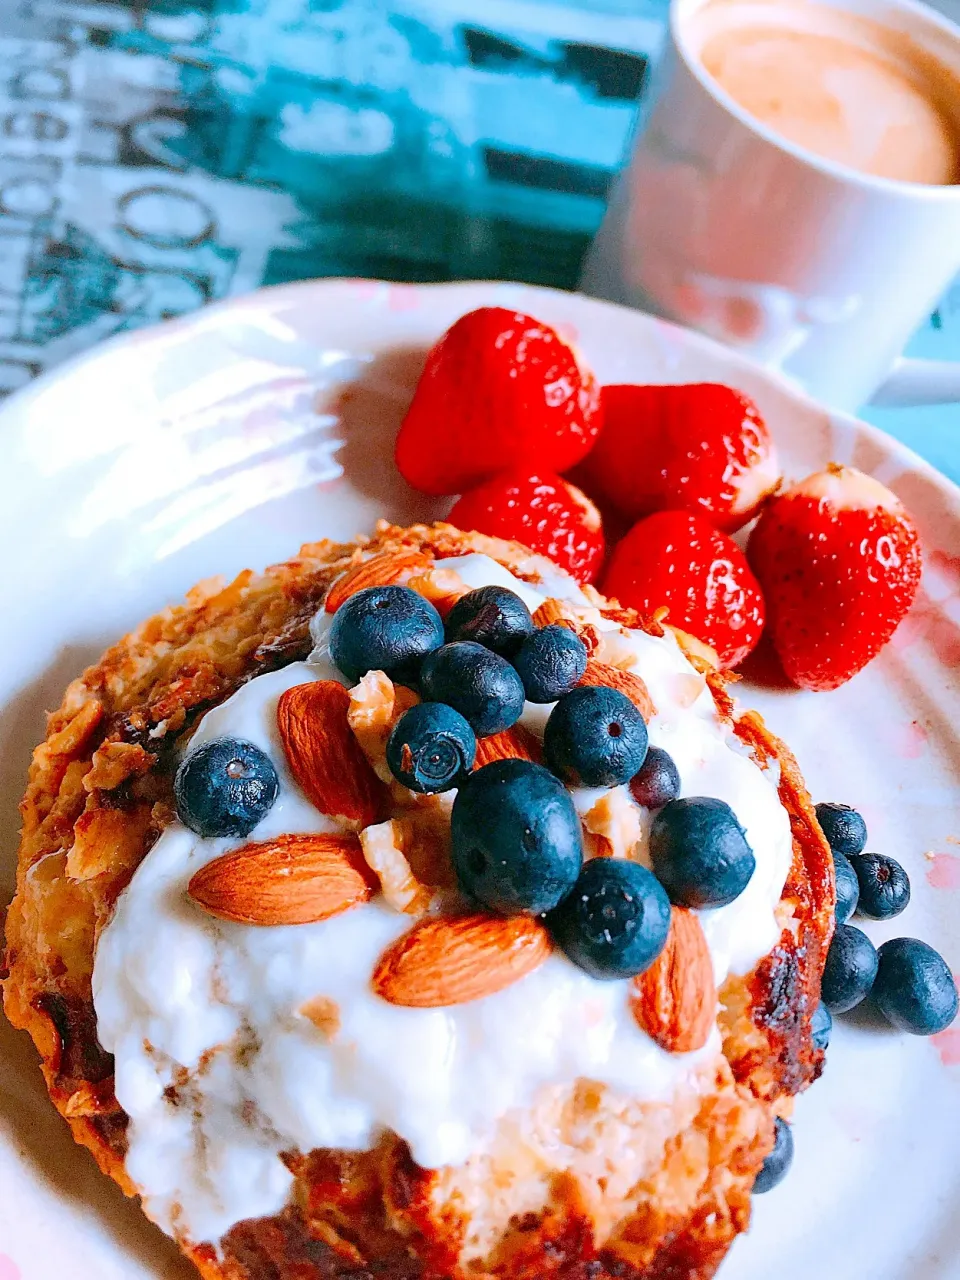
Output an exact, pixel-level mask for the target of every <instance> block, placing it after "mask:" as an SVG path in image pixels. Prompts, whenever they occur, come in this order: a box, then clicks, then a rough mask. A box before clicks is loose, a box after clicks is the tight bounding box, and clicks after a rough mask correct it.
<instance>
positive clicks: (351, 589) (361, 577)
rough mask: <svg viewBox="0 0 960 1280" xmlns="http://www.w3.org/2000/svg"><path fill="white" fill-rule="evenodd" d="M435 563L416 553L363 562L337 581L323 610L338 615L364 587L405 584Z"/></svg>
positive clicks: (389, 553)
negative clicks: (343, 605) (347, 602)
mask: <svg viewBox="0 0 960 1280" xmlns="http://www.w3.org/2000/svg"><path fill="white" fill-rule="evenodd" d="M432 564H433V561H432V560H431V558H430V556H428V555H425V554H424V553H423V552H422V551H413V550H407V551H384V552H383V553H382V554H381V555H378V556H371V557H370V559H369V560H361V562H360V563H359V564H357V565H354V566H353V568H352V569H348V570H347V572H346V573H344V574H342V575H341V576H340V577H339V578H337V579H336V580H335V581H334V583H333V585H332V586H331V588H330V590H329V591H328V592H327V599H326V603H325V604H324V608H325V609H326V611H327V613H336V612H337V610H338V609H339V608H340V606H341V605H342V604H343V603H344V601H345V600H349V599H350V597H351V596H352V595H356V593H357V592H358V591H362V590H363V589H364V587H389V586H392V585H393V584H394V583H402V582H405V581H406V580H407V579H408V578H411V577H412V576H413V575H414V574H416V573H423V572H425V571H426V570H427V569H429V568H430V566H431V565H432Z"/></svg>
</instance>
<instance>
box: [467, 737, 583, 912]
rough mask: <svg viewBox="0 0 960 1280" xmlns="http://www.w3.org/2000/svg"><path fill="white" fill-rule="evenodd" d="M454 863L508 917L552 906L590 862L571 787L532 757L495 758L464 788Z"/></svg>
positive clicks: (477, 893)
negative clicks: (585, 855) (584, 855)
mask: <svg viewBox="0 0 960 1280" xmlns="http://www.w3.org/2000/svg"><path fill="white" fill-rule="evenodd" d="M450 830H451V838H452V851H453V866H454V870H455V872H456V875H457V881H458V883H459V885H460V888H461V889H462V890H463V892H464V893H465V894H467V895H468V896H469V897H470V898H473V899H474V900H475V901H477V902H479V903H481V904H482V905H483V906H485V907H487V908H489V909H490V910H491V911H498V912H500V913H501V914H502V915H517V914H519V913H521V912H528V913H529V914H531V915H540V914H541V913H542V912H544V911H551V910H552V909H553V908H554V907H555V906H556V905H557V903H558V902H560V901H561V900H562V899H563V898H565V897H566V896H567V894H568V893H569V892H570V890H571V889H572V888H573V886H574V885H575V884H576V882H577V876H578V875H579V874H580V868H581V866H582V864H583V838H582V835H581V830H580V819H579V817H578V816H577V811H576V809H575V808H574V806H573V800H572V799H571V796H570V793H569V792H568V791H567V789H566V788H565V787H564V786H563V784H562V783H561V782H559V781H558V780H557V779H556V778H555V777H554V776H553V774H552V773H550V772H549V771H548V770H547V769H544V768H543V766H542V765H539V764H533V763H532V762H531V761H529V760H495V761H494V762H493V763H492V764H488V765H485V766H484V768H482V769H478V770H477V771H476V773H472V774H470V776H469V778H467V780H466V781H465V782H464V784H463V786H462V787H461V788H460V790H459V791H458V792H457V798H456V800H454V802H453V814H452V816H451V823H450Z"/></svg>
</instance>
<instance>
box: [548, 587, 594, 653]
mask: <svg viewBox="0 0 960 1280" xmlns="http://www.w3.org/2000/svg"><path fill="white" fill-rule="evenodd" d="M599 618H600V612H599V610H597V609H592V608H588V609H584V608H581V607H579V606H577V605H575V604H571V603H570V601H569V600H559V599H557V597H555V596H551V597H550V599H549V600H544V602H543V604H542V605H540V607H539V608H538V609H536V610H535V611H534V614H533V621H534V623H535V625H536V626H538V627H550V626H560V627H569V629H570V630H571V631H573V632H575V633H576V634H577V635H578V636H579V637H580V639H581V640H582V641H583V643H584V644H585V645H586V646H587V653H595V652H596V651H597V650H598V649H599V647H600V643H601V640H600V632H599V630H598V629H597V627H596V625H595V623H596V622H597V620H599Z"/></svg>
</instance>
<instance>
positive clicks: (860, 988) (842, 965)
mask: <svg viewBox="0 0 960 1280" xmlns="http://www.w3.org/2000/svg"><path fill="white" fill-rule="evenodd" d="M876 976H877V953H876V950H875V949H874V946H873V943H872V942H871V941H870V939H869V938H868V937H867V935H866V934H865V933H862V932H861V931H860V930H859V929H855V928H854V926H853V925H852V924H841V925H838V926H837V929H836V932H835V933H834V935H833V941H832V942H831V943H830V950H829V951H828V952H827V963H826V964H825V965H824V967H823V979H822V981H821V983H820V998H821V1000H822V1001H823V1003H824V1004H825V1005H826V1006H827V1008H828V1009H829V1010H830V1012H831V1013H846V1012H847V1010H848V1009H854V1008H856V1006H857V1005H858V1004H859V1003H860V1001H861V1000H863V999H864V997H865V996H868V995H869V994H870V988H871V987H872V986H873V980H874V978H875V977H876Z"/></svg>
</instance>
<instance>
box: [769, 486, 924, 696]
mask: <svg viewBox="0 0 960 1280" xmlns="http://www.w3.org/2000/svg"><path fill="white" fill-rule="evenodd" d="M747 556H748V558H749V560H750V564H751V565H752V566H753V570H754V572H755V573H756V575H757V577H758V578H759V579H760V582H761V583H762V584H763V589H764V592H765V593H766V597H767V606H768V610H769V614H770V636H771V639H772V640H773V645H774V648H775V649H776V651H777V656H778V657H779V659H780V661H781V663H782V664H783V669H784V671H785V672H786V673H787V675H788V676H789V678H790V679H791V680H792V681H793V682H794V684H798V685H800V687H801V688H803V689H835V688H836V687H837V686H838V685H841V684H844V683H845V682H846V681H847V680H849V679H850V677H851V676H854V675H856V673H857V672H858V671H860V670H861V668H863V667H865V666H866V665H867V663H868V662H869V661H870V660H871V659H872V658H874V657H876V655H877V654H878V653H879V652H880V650H881V649H882V648H883V646H884V645H885V644H886V643H887V641H888V640H889V639H890V637H891V636H892V635H893V633H894V631H895V630H896V627H897V624H898V623H899V622H900V620H901V619H902V618H903V616H904V614H905V613H906V612H907V610H908V609H909V608H910V606H911V604H912V603H913V600H914V597H915V596H916V594H917V588H918V586H919V584H920V569H921V552H920V540H919V538H918V536H917V530H916V528H915V527H914V524H913V521H912V520H911V519H910V516H909V515H908V514H907V512H906V511H905V510H904V508H903V507H902V506H901V504H900V501H899V500H898V499H897V498H896V497H895V496H894V495H893V494H892V493H891V492H890V490H889V489H886V488H884V486H883V485H882V484H880V482H879V481H877V480H874V479H873V478H872V477H871V476H866V475H864V474H863V472H862V471H855V470H853V468H851V467H840V466H837V465H836V464H835V463H831V464H830V466H828V467H827V469H826V470H825V471H818V472H817V473H816V475H812V476H808V477H807V479H806V480H803V481H801V483H800V484H798V485H795V486H794V487H793V488H792V489H789V490H788V491H787V492H786V493H783V494H780V495H779V497H777V498H775V499H774V500H773V501H772V502H771V503H770V504H769V505H768V506H767V508H766V509H765V510H764V512H763V515H762V516H761V517H760V520H759V522H758V524H757V526H756V528H755V529H754V530H753V533H752V534H751V536H750V542H749V544H748V546H747Z"/></svg>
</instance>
